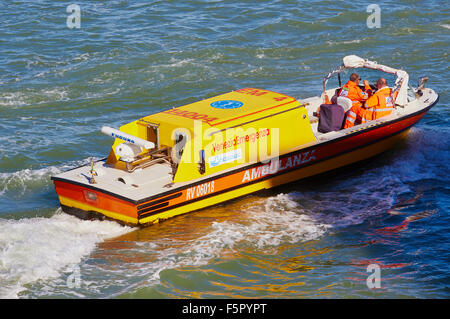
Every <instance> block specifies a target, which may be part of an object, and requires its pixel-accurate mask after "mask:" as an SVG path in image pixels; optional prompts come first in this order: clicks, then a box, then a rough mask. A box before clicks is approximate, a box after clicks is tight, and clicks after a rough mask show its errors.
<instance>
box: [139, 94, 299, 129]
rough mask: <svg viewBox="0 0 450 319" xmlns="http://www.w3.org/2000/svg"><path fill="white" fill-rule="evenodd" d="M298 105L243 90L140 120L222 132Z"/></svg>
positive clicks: (276, 96) (282, 96)
mask: <svg viewBox="0 0 450 319" xmlns="http://www.w3.org/2000/svg"><path fill="white" fill-rule="evenodd" d="M298 105H300V103H299V102H298V101H297V100H296V99H295V98H293V97H290V96H288V95H285V94H281V93H277V92H272V91H268V90H262V89H255V88H243V89H240V90H236V91H232V92H228V93H225V94H221V95H218V96H214V97H211V98H208V99H205V100H202V101H198V102H194V103H191V104H187V105H184V106H180V107H175V108H172V109H168V110H165V111H162V112H159V113H155V114H152V115H149V116H146V117H144V118H143V120H145V121H148V122H152V123H158V124H159V125H163V124H165V123H166V124H170V125H171V126H174V125H175V126H177V127H184V128H191V129H193V127H194V121H195V120H199V121H202V122H203V123H206V124H207V125H209V126H211V127H215V128H218V129H223V128H227V127H230V126H234V125H239V124H242V123H246V122H248V121H251V120H253V119H255V118H260V117H262V116H265V115H267V114H268V113H270V114H272V113H277V112H278V111H282V110H284V109H285V108H291V107H294V106H298Z"/></svg>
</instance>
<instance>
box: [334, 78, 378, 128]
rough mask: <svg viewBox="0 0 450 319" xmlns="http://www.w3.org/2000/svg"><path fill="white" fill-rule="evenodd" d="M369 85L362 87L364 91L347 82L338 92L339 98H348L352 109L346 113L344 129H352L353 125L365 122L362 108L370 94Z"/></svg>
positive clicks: (351, 82)
mask: <svg viewBox="0 0 450 319" xmlns="http://www.w3.org/2000/svg"><path fill="white" fill-rule="evenodd" d="M370 90H371V88H370V86H369V85H365V86H364V91H363V90H361V89H360V88H359V86H358V85H356V83H355V82H353V81H348V82H347V84H345V85H344V86H343V87H342V89H341V91H339V96H345V97H348V98H349V99H350V100H352V103H353V105H352V107H351V108H350V110H349V111H348V112H347V117H346V118H345V124H344V128H349V127H352V126H353V125H355V124H359V123H364V122H365V116H364V113H365V109H364V108H363V103H364V101H366V100H367V99H368V98H369V95H370V94H371V93H372V92H371V91H370Z"/></svg>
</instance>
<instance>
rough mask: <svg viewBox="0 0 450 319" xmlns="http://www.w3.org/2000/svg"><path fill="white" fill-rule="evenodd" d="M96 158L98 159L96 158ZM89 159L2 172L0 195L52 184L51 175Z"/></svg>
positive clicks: (87, 161) (84, 163) (84, 162)
mask: <svg viewBox="0 0 450 319" xmlns="http://www.w3.org/2000/svg"><path fill="white" fill-rule="evenodd" d="M94 160H98V159H95V158H94ZM89 161H90V158H86V159H84V160H80V161H74V162H70V163H68V164H62V165H60V166H48V167H43V168H39V169H29V168H26V169H22V170H20V171H16V172H12V173H0V196H1V195H3V194H5V193H6V192H7V191H8V190H10V191H13V192H14V193H16V194H17V193H20V194H22V195H23V194H24V193H25V192H26V191H27V190H29V189H30V188H33V186H38V187H42V186H44V185H50V183H51V182H50V176H52V175H55V174H59V173H61V172H63V171H66V170H69V169H71V168H75V167H77V166H80V165H86V164H88V163H89Z"/></svg>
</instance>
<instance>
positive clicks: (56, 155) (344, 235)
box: [0, 0, 450, 298]
mask: <svg viewBox="0 0 450 319" xmlns="http://www.w3.org/2000/svg"><path fill="white" fill-rule="evenodd" d="M70 3H71V2H66V1H9V0H8V1H7V0H2V1H0V19H1V21H2V25H1V28H0V52H1V54H0V297H1V298H51V297H58V298H85V297H90V298H233V297H241V298H253V297H254V298H265V297H270V298H366V297H369V298H448V297H449V296H450V288H449V286H450V276H449V272H450V269H449V260H450V257H449V248H450V247H449V222H450V220H449V216H448V214H449V211H450V209H449V208H450V188H449V180H450V178H449V149H450V147H449V146H450V130H449V128H450V109H449V103H448V99H449V98H450V93H449V90H448V81H449V80H450V79H449V74H450V72H449V58H448V51H449V50H448V48H449V45H448V43H449V40H450V37H449V36H450V5H449V2H448V1H445V0H442V1H438V0H437V1H432V0H425V1H420V2H419V1H395V3H393V2H391V1H377V2H376V3H377V4H378V5H379V6H380V8H381V25H380V28H373V29H369V28H368V27H367V25H366V20H367V18H368V16H369V15H370V13H368V12H366V6H367V4H361V3H355V2H352V1H307V2H306V1H305V2H303V1H290V0H270V1H240V2H236V1H206V0H204V1H200V0H195V1H194V0H186V1H167V0H165V1H140V0H138V1H124V0H123V1H118V0H115V1H77V2H76V4H78V5H79V6H80V9H81V25H80V28H79V29H77V28H73V29H70V28H68V27H67V25H66V19H67V17H68V16H69V14H70V13H67V12H66V8H67V6H68V5H69V4H70ZM349 54H356V55H359V56H361V57H365V58H369V59H373V60H376V61H378V62H380V63H382V64H386V65H389V66H392V67H395V68H403V69H405V70H406V71H408V72H409V74H410V78H411V82H412V83H413V84H415V82H416V79H418V78H419V77H420V76H423V75H428V76H429V78H430V80H429V83H428V86H429V87H431V88H433V89H434V90H435V91H436V92H438V93H439V94H440V102H439V103H438V104H437V105H436V106H435V107H434V108H432V109H431V110H430V111H429V113H428V114H427V115H426V117H425V118H424V119H423V120H422V121H421V122H419V123H418V124H417V125H416V126H415V127H414V128H413V129H412V130H411V132H410V134H409V137H408V139H407V140H406V141H405V142H404V143H402V144H400V145H398V146H397V147H396V148H394V149H392V150H391V151H389V152H387V153H385V154H383V155H381V156H379V157H376V158H374V159H372V160H370V161H367V162H364V163H361V164H358V165H355V166H352V167H351V168H348V169H346V170H344V171H340V172H337V173H335V174H332V175H329V176H326V177H322V178H317V179H313V180H312V181H308V182H303V183H297V184H294V185H289V186H286V187H283V188H280V189H277V190H274V191H270V192H267V193H262V194H256V195H251V196H248V197H245V198H242V199H239V200H235V201H233V202H231V203H227V204H224V205H220V206H218V207H214V208H211V209H206V210H203V211H200V212H195V213H191V214H188V215H184V216H181V217H177V218H174V219H172V220H168V221H166V222H164V223H162V224H160V225H156V226H154V227H149V228H146V229H138V230H136V229H131V228H124V227H121V226H119V225H117V224H115V223H112V222H95V221H81V220H78V219H76V218H74V217H71V216H67V215H65V214H64V213H62V212H61V211H60V209H59V208H58V207H59V203H58V199H57V196H56V194H55V192H54V190H53V185H52V183H51V181H50V176H51V175H54V174H56V173H58V172H61V171H64V170H67V169H70V168H73V167H76V166H79V165H81V164H85V163H88V162H89V159H90V157H91V156H93V157H94V158H103V157H104V156H106V155H107V153H108V150H109V147H110V145H111V140H110V139H109V138H108V137H106V136H104V135H102V134H101V133H100V128H101V126H103V125H109V126H112V127H119V126H120V125H122V124H124V123H127V122H130V121H133V120H135V119H137V118H139V117H142V116H145V115H148V114H150V113H152V112H156V111H159V110H163V109H166V108H169V107H172V106H180V105H183V104H186V103H189V102H194V101H196V100H200V99H203V98H207V97H211V96H214V95H217V94H220V93H224V92H228V91H231V90H234V89H238V88H242V87H248V86H250V87H258V88H265V89H269V90H273V91H279V92H282V93H285V94H288V95H292V96H294V97H297V98H299V99H301V98H307V97H310V96H313V95H317V94H319V93H320V91H321V85H322V79H323V76H324V75H326V74H327V73H328V72H330V71H331V70H332V69H334V68H335V67H336V66H338V65H339V64H340V63H341V59H342V57H343V56H345V55H349ZM370 80H372V81H373V80H376V79H372V78H371V79H370ZM370 264H377V265H379V266H380V274H381V288H379V289H369V288H368V286H367V285H366V279H367V277H368V276H369V275H370V273H368V272H367V266H368V265H370ZM75 275H76V276H75ZM74 276H75V277H74ZM73 278H77V281H73V280H72V279H73ZM74 283H75V284H74Z"/></svg>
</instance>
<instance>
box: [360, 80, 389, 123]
mask: <svg viewBox="0 0 450 319" xmlns="http://www.w3.org/2000/svg"><path fill="white" fill-rule="evenodd" d="M394 106H395V105H394V100H393V98H392V92H391V89H390V88H388V87H387V86H385V87H383V88H381V89H379V90H378V91H377V92H375V94H374V95H373V96H371V97H370V98H369V99H368V100H367V101H366V108H367V109H366V111H365V113H364V119H365V120H366V121H370V120H376V119H379V118H380V117H383V116H387V115H389V114H391V113H392V111H393V110H394Z"/></svg>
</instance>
